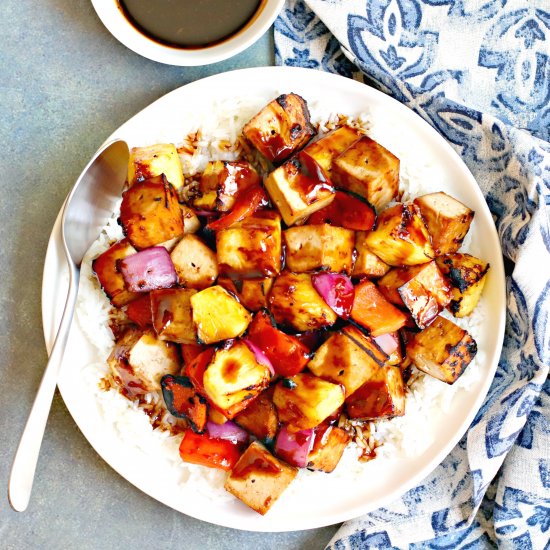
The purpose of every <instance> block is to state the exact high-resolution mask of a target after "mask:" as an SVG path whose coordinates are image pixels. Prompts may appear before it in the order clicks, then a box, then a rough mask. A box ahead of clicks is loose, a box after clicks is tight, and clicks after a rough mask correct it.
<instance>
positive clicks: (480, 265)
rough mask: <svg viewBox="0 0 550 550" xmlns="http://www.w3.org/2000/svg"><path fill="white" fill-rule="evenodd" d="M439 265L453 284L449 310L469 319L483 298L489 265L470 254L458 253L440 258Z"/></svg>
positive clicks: (438, 259)
mask: <svg viewBox="0 0 550 550" xmlns="http://www.w3.org/2000/svg"><path fill="white" fill-rule="evenodd" d="M437 265H438V266H439V268H440V269H441V271H442V272H443V273H444V274H445V275H447V277H448V278H449V280H450V282H451V286H452V288H451V294H452V299H451V303H450V304H449V310H450V311H451V313H452V314H453V315H454V316H455V317H467V316H468V315H470V313H472V311H473V310H474V308H475V307H476V305H477V303H478V301H479V298H480V297H481V292H482V291H483V287H484V285H485V281H486V280H487V272H488V271H489V267H490V266H489V264H488V263H487V262H484V261H483V260H480V259H479V258H476V257H474V256H471V255H470V254H459V253H458V252H457V253H455V254H449V255H447V256H440V257H439V258H437Z"/></svg>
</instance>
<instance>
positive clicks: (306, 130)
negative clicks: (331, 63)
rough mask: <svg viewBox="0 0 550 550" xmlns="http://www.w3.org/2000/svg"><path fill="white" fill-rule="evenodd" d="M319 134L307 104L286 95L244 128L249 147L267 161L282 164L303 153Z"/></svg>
mask: <svg viewBox="0 0 550 550" xmlns="http://www.w3.org/2000/svg"><path fill="white" fill-rule="evenodd" d="M315 133H316V131H315V128H313V126H312V125H311V123H310V121H309V109H308V108H307V103H306V101H305V100H304V99H303V98H301V97H300V96H299V95H297V94H284V95H281V96H279V97H278V98H276V99H274V100H273V101H271V102H270V103H268V104H267V105H266V106H265V107H264V108H263V109H262V110H261V111H260V112H259V113H258V114H257V115H256V116H254V117H253V118H252V119H251V120H250V121H249V122H248V123H247V124H245V126H244V128H243V134H244V136H245V137H246V139H248V141H249V142H250V143H252V145H253V146H254V147H255V148H256V149H257V150H258V151H259V152H260V153H261V154H262V155H263V156H264V157H266V158H267V159H268V160H270V161H271V162H275V163H279V162H282V161H283V160H285V159H287V158H288V157H290V155H292V153H294V151H297V150H299V149H301V148H302V147H303V146H304V145H305V144H306V143H307V142H308V141H309V140H310V138H311V137H312V136H314V135H315Z"/></svg>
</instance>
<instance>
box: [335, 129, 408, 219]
mask: <svg viewBox="0 0 550 550" xmlns="http://www.w3.org/2000/svg"><path fill="white" fill-rule="evenodd" d="M332 181H333V183H334V184H335V185H336V186H337V187H340V188H342V189H347V190H348V191H353V192H354V193H357V194H358V195H361V196H362V197H364V198H365V199H367V200H368V201H369V202H370V203H371V204H372V205H373V206H374V208H376V210H377V211H378V210H381V209H382V208H384V207H385V206H386V205H387V204H388V203H389V202H390V201H392V200H394V199H395V198H396V197H397V196H398V192H399V159H398V158H397V157H396V156H395V155H393V154H392V153H391V152H390V151H388V150H387V149H386V148H385V147H383V146H382V145H380V144H379V143H377V142H376V141H374V140H373V139H371V138H370V137H368V136H363V137H361V138H360V139H359V140H357V141H356V142H355V143H353V144H352V145H350V146H349V147H348V148H347V149H346V150H345V151H344V152H343V153H341V154H340V155H338V156H337V157H336V158H335V159H334V162H333V164H332Z"/></svg>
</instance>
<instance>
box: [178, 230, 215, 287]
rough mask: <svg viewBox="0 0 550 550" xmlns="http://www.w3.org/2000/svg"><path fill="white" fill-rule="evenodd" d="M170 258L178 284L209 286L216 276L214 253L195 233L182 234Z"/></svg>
mask: <svg viewBox="0 0 550 550" xmlns="http://www.w3.org/2000/svg"><path fill="white" fill-rule="evenodd" d="M170 258H172V263H173V264H174V267H175V268H176V273H177V275H178V282H179V284H180V285H183V286H185V287H187V288H198V289H203V288H206V287H209V286H210V285H212V284H213V283H214V281H215V280H216V278H217V277H218V261H217V259H216V253H215V252H214V251H213V250H211V249H210V248H209V247H208V246H207V245H206V244H205V243H204V242H203V241H202V240H201V239H200V238H199V237H197V236H196V235H184V236H183V237H182V239H181V240H180V241H179V243H178V244H177V245H176V247H175V248H174V250H172V253H171V254H170Z"/></svg>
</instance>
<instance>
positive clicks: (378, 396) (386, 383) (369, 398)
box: [346, 365, 405, 420]
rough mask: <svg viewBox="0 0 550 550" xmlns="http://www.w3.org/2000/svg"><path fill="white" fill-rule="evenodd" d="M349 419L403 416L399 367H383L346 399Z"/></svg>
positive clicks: (402, 387) (403, 405) (401, 381)
mask: <svg viewBox="0 0 550 550" xmlns="http://www.w3.org/2000/svg"><path fill="white" fill-rule="evenodd" d="M346 409H347V413H348V416H349V417H350V418H361V419H363V420H374V419H377V418H391V417H394V416H403V415H404V414H405V384H404V383H403V375H402V374H401V369H400V368H399V367H393V366H389V365H388V366H385V367H382V368H380V369H378V370H377V371H374V372H373V373H372V376H371V377H369V379H368V380H367V381H366V382H365V383H364V384H363V385H362V386H361V387H360V388H359V389H358V390H357V391H356V392H355V393H354V394H353V395H351V396H350V397H348V398H347V399H346Z"/></svg>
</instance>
